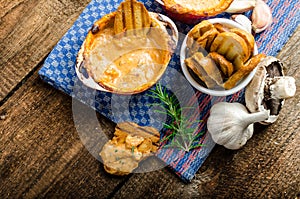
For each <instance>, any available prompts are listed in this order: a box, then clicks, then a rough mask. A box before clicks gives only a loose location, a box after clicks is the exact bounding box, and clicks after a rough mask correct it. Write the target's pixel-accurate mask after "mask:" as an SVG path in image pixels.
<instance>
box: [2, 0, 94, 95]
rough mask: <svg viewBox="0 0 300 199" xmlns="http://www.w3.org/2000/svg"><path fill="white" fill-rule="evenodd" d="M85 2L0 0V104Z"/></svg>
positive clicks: (71, 22) (76, 15) (56, 38)
mask: <svg viewBox="0 0 300 199" xmlns="http://www.w3.org/2000/svg"><path fill="white" fill-rule="evenodd" d="M88 2H89V0H71V1H70V0H13V1H10V0H9V1H8V0H0V27H1V28H0V49H1V50H0V85H1V87H0V101H1V100H3V99H4V98H5V97H6V96H7V95H8V94H9V92H10V91H12V90H13V89H14V88H16V87H17V85H18V84H19V85H20V82H22V80H23V79H24V78H25V77H26V75H27V74H28V73H29V72H30V71H31V70H32V69H34V68H36V67H37V65H38V63H39V62H41V61H42V60H43V59H44V58H45V57H46V55H47V54H48V53H49V52H50V50H51V49H52V48H53V47H54V45H55V44H56V43H57V42H58V40H59V39H60V38H61V37H62V36H63V34H64V33H65V32H66V31H67V30H68V29H69V28H70V27H71V25H72V24H73V22H74V21H75V20H76V18H77V17H78V16H79V14H80V13H81V11H82V10H83V8H84V7H85V6H86V5H87V4H88Z"/></svg>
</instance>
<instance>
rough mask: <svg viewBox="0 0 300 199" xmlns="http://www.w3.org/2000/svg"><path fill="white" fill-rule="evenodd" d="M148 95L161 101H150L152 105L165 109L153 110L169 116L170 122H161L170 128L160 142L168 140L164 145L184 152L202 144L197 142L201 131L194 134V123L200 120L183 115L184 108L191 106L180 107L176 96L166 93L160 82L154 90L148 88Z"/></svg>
mask: <svg viewBox="0 0 300 199" xmlns="http://www.w3.org/2000/svg"><path fill="white" fill-rule="evenodd" d="M150 92H151V94H150V95H149V96H150V97H152V98H154V99H158V100H159V101H160V102H161V103H152V104H151V105H152V106H158V107H161V108H163V110H165V111H161V110H155V111H156V112H158V113H162V114H166V115H168V116H170V118H171V122H170V123H169V124H167V123H163V126H164V127H165V128H166V129H168V130H170V132H171V133H170V134H169V135H167V136H165V137H164V138H163V139H162V140H161V142H165V141H168V144H167V145H165V146H164V147H169V148H171V147H176V148H179V149H181V150H184V151H185V152H189V151H190V150H192V149H195V148H197V147H200V146H203V144H201V143H199V138H200V137H201V135H203V132H200V133H198V134H196V135H195V134H194V132H195V131H196V130H197V127H194V126H197V125H195V124H196V123H197V124H198V123H199V122H201V120H194V121H191V119H190V118H189V117H187V116H184V115H183V112H184V111H185V110H186V109H191V107H182V108H181V107H180V104H179V103H178V101H177V98H176V96H175V95H174V94H172V95H170V96H169V94H168V92H167V90H166V88H164V89H163V88H162V86H161V84H160V83H158V84H156V88H155V90H150Z"/></svg>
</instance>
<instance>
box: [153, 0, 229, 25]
mask: <svg viewBox="0 0 300 199" xmlns="http://www.w3.org/2000/svg"><path fill="white" fill-rule="evenodd" d="M156 1H157V2H158V3H159V4H161V5H162V6H163V7H164V9H165V10H166V12H167V14H168V16H170V17H171V18H173V19H176V20H178V21H181V22H184V23H187V24H196V23H198V22H199V21H200V20H203V19H207V18H208V17H211V16H216V15H217V14H220V13H222V12H224V11H225V10H226V9H227V8H228V7H229V6H230V4H231V3H232V2H233V0H211V1H205V0H191V1H184V0H156Z"/></svg>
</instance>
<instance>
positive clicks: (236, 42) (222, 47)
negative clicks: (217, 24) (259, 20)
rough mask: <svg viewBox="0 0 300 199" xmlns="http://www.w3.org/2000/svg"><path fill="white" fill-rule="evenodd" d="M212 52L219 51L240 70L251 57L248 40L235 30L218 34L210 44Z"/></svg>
mask: <svg viewBox="0 0 300 199" xmlns="http://www.w3.org/2000/svg"><path fill="white" fill-rule="evenodd" d="M210 52H218V53H219V54H221V55H223V56H224V57H225V58H226V59H227V60H229V61H231V62H233V64H234V66H235V67H237V68H235V70H238V69H239V67H241V66H242V65H243V63H244V62H245V61H247V60H248V59H249V57H250V54H249V50H248V46H247V43H246V41H245V40H244V39H243V38H241V37H240V36H238V35H237V34H235V33H233V32H222V33H220V34H218V36H217V37H216V38H215V40H214V41H213V43H212V45H211V46H210Z"/></svg>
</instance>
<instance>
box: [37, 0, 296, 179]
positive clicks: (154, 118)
mask: <svg viewBox="0 0 300 199" xmlns="http://www.w3.org/2000/svg"><path fill="white" fill-rule="evenodd" d="M141 2H143V3H144V4H145V6H146V7H147V9H148V10H149V11H152V12H158V13H162V14H164V11H163V9H162V7H161V6H160V5H159V4H158V3H156V2H153V0H142V1H141ZM120 3H121V0H92V1H91V2H90V3H89V4H88V6H87V7H86V8H85V9H84V11H83V12H82V13H81V15H80V16H79V18H78V19H77V20H76V21H75V23H74V24H73V26H72V27H71V28H70V29H69V30H68V32H67V33H66V34H65V35H64V36H63V37H62V38H61V40H60V41H59V42H58V43H57V45H56V46H55V48H54V49H53V50H52V51H51V53H50V54H49V56H48V57H47V59H46V60H45V63H44V65H43V67H42V68H41V69H40V71H39V75H40V77H41V78H42V79H43V80H44V81H46V82H47V83H49V84H50V85H52V86H53V87H55V88H57V89H59V90H61V91H63V92H65V93H67V94H68V95H70V96H72V97H74V98H76V99H78V100H80V101H81V102H83V103H85V104H86V105H88V106H90V107H92V108H93V109H95V110H96V111H98V112H99V113H101V114H102V115H104V116H105V117H107V118H109V119H110V120H111V121H113V122H116V123H118V122H122V121H133V122H136V123H138V124H139V125H143V126H144V125H149V126H154V127H156V128H157V129H160V130H161V131H162V137H163V136H164V132H163V127H162V122H164V121H165V120H166V118H164V117H162V116H161V115H159V114H158V113H156V112H154V111H153V109H152V108H151V107H150V106H149V104H151V103H153V102H154V99H152V98H151V97H149V96H148V94H149V91H146V92H143V93H140V94H136V95H131V96H124V95H116V94H111V93H106V92H100V91H95V90H93V89H90V88H88V87H86V86H84V85H83V84H82V83H81V82H80V81H79V80H78V78H77V76H76V73H75V63H76V56H77V53H78V51H79V49H80V46H81V44H82V42H83V41H84V39H85V37H86V35H87V32H88V31H89V29H90V28H91V27H92V25H93V23H94V22H95V21H96V20H98V19H100V18H101V17H102V16H104V15H105V14H107V13H110V12H112V11H115V10H116V9H117V7H118V5H119V4H120ZM268 4H269V5H270V7H271V8H272V12H273V17H274V22H273V24H272V26H271V27H270V28H269V29H267V30H266V31H264V32H263V33H262V34H258V35H256V36H255V39H256V41H257V44H258V47H259V48H258V49H259V52H263V53H265V54H267V55H272V56H276V54H277V53H278V52H279V51H280V49H281V48H282V47H283V45H284V44H285V43H286V41H287V40H288V38H289V36H290V35H291V34H292V33H293V32H294V30H295V29H296V27H297V26H298V24H299V19H300V14H299V7H300V3H299V1H294V0H281V1H272V0H268ZM223 17H228V15H224V16H223ZM175 23H176V25H177V28H178V30H179V32H181V33H183V34H186V33H187V32H188V31H189V30H190V29H191V26H188V25H185V24H182V23H180V22H175ZM181 41H182V38H181V40H180V41H179V44H178V49H179V48H180V45H181ZM178 49H177V50H178ZM177 52H178V51H177ZM178 54H179V53H175V55H174V56H173V57H172V59H171V61H170V63H169V65H168V68H167V70H166V72H165V73H164V75H163V77H162V78H161V80H160V82H161V84H162V85H165V86H166V87H167V88H168V89H169V90H171V91H172V92H175V93H176V92H177V91H180V92H177V93H181V94H178V95H180V96H176V97H179V98H180V97H182V98H183V101H186V103H187V104H189V105H192V106H193V105H196V106H197V108H196V110H198V112H197V113H195V114H194V118H195V119H200V120H202V123H200V124H199V127H198V132H199V133H202V136H201V137H200V138H199V142H201V143H203V144H204V146H202V147H199V148H197V149H194V150H191V151H190V152H184V151H182V150H178V149H174V148H173V149H161V150H159V152H158V154H157V157H159V158H160V159H162V160H163V161H164V162H166V164H167V165H169V167H171V168H172V169H173V170H174V172H175V173H176V174H177V175H178V176H179V177H180V178H181V179H182V180H184V181H186V182H188V181H191V179H192V178H193V177H194V175H195V173H196V172H197V171H198V169H199V168H200V166H201V165H202V164H203V162H204V160H205V159H206V158H207V156H208V155H209V153H210V152H211V150H212V149H213V147H214V145H215V143H214V142H213V141H212V139H211V137H210V135H209V133H207V129H206V120H207V117H208V115H209V110H210V107H211V106H212V105H213V104H214V103H216V102H218V101H228V102H232V101H238V102H243V101H244V92H243V91H240V92H238V93H236V94H234V95H231V96H227V97H223V98H222V97H212V96H208V95H206V94H203V93H200V92H199V91H196V90H194V89H193V88H191V86H190V85H189V84H188V83H187V81H186V79H185V78H183V75H182V71H181V69H180V62H179V56H178ZM151 89H153V88H151Z"/></svg>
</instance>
